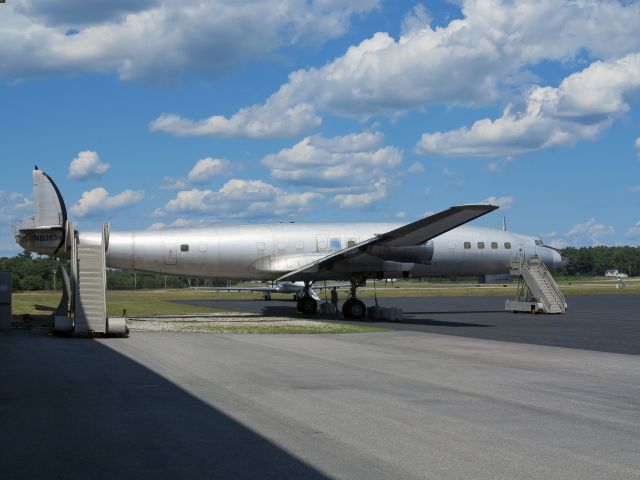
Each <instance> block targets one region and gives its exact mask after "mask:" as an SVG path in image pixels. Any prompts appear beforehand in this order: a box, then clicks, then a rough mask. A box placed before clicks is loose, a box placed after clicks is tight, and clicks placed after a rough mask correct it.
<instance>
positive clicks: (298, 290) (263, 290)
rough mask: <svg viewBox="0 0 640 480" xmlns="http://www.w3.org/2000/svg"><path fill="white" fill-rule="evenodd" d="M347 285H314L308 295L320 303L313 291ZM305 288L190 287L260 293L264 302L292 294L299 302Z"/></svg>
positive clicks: (276, 285)
mask: <svg viewBox="0 0 640 480" xmlns="http://www.w3.org/2000/svg"><path fill="white" fill-rule="evenodd" d="M349 286H350V285H348V284H340V285H314V286H313V288H311V289H310V290H309V294H310V295H311V296H312V297H313V298H314V299H315V300H316V301H320V297H318V295H317V293H316V292H315V290H325V289H327V288H349ZM304 288H305V284H304V282H271V286H269V287H192V290H200V291H206V292H260V293H262V294H263V298H264V300H265V301H267V302H268V301H270V300H271V294H272V293H285V294H287V293H288V294H291V293H293V299H294V300H295V301H297V300H299V298H300V296H301V295H302V294H303V292H304Z"/></svg>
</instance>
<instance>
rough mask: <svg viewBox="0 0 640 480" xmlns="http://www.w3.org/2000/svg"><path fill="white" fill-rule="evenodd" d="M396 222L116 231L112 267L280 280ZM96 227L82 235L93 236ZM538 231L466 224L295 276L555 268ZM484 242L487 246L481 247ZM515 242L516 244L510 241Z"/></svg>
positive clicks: (555, 259)
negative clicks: (521, 264)
mask: <svg viewBox="0 0 640 480" xmlns="http://www.w3.org/2000/svg"><path fill="white" fill-rule="evenodd" d="M399 226H400V225H397V224H388V223H361V224H275V225H234V226H220V227H212V228H201V229H179V230H178V229H176V230H164V231H138V232H122V233H117V232H111V234H110V238H109V246H108V250H107V266H108V267H110V268H117V269H123V270H133V271H139V272H151V273H160V274H167V275H180V276H188V277H209V278H210V277H218V278H229V279H256V280H273V279H275V278H278V277H279V276H281V275H283V274H285V273H287V272H290V271H292V270H295V269H297V268H300V267H302V266H304V265H307V264H309V263H310V262H312V261H314V260H317V259H320V258H322V257H324V256H326V255H327V254H329V253H331V252H333V251H336V250H340V249H343V248H345V247H347V246H351V245H353V244H357V243H359V242H361V241H363V240H366V239H368V238H371V237H373V236H375V235H377V234H382V233H385V232H388V231H391V230H393V229H395V228H398V227H399ZM95 235H96V234H91V233H83V234H80V243H82V241H83V239H85V240H93V239H94V236H95ZM536 242H537V240H536V238H535V237H532V236H529V235H520V234H517V233H513V232H506V231H502V230H494V229H487V228H479V227H472V226H461V227H458V228H456V229H454V230H451V231H449V232H447V233H444V234H442V235H440V236H438V237H436V238H434V239H433V240H431V241H429V242H426V243H425V244H423V245H420V246H418V247H415V248H413V247H412V250H411V251H408V252H407V251H404V252H401V253H400V254H399V253H398V252H389V251H384V252H376V251H373V250H372V253H373V254H369V253H367V254H364V255H361V256H360V257H359V258H358V260H357V261H355V262H353V261H352V262H342V263H340V262H338V263H336V266H335V267H334V268H333V269H331V270H328V271H320V272H318V273H316V274H310V275H309V274H308V275H306V276H305V277H300V278H299V279H298V278H296V279H295V280H323V279H332V280H342V279H345V280H346V279H349V278H351V277H352V276H353V275H354V274H360V273H366V274H369V275H378V276H380V277H402V276H404V277H430V276H452V275H481V274H485V275H503V274H508V273H509V268H510V264H511V260H512V259H515V258H518V257H523V258H529V257H531V256H532V255H538V256H540V257H541V259H542V261H543V262H544V263H545V264H546V265H547V266H548V267H550V268H556V267H559V266H561V265H563V259H562V258H561V256H560V254H559V253H558V252H557V251H555V250H553V249H551V248H548V247H546V246H542V245H538V244H536ZM481 245H483V246H484V248H479V246H481ZM509 246H510V248H508V247H509Z"/></svg>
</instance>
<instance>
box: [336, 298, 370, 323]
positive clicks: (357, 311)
mask: <svg viewBox="0 0 640 480" xmlns="http://www.w3.org/2000/svg"><path fill="white" fill-rule="evenodd" d="M366 313H367V307H365V305H364V303H363V302H361V301H360V300H358V299H356V298H350V299H349V300H347V301H346V302H344V304H343V305H342V314H343V315H344V318H355V319H361V318H364V317H365V315H366Z"/></svg>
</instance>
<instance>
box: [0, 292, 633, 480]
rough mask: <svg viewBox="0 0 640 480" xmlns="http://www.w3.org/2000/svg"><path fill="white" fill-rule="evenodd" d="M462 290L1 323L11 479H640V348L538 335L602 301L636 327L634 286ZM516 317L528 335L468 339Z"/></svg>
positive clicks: (606, 320) (0, 417) (1, 396)
mask: <svg viewBox="0 0 640 480" xmlns="http://www.w3.org/2000/svg"><path fill="white" fill-rule="evenodd" d="M598 299H599V300H600V302H597V301H596V300H598ZM399 300H400V301H401V302H402V301H403V300H402V299H399ZM464 300H465V302H462V299H450V298H447V299H416V301H417V302H418V303H416V304H415V305H416V307H414V308H413V309H410V308H407V307H406V306H405V309H406V312H407V313H406V319H405V320H404V321H403V323H401V324H399V325H397V326H396V327H397V328H398V330H396V331H389V332H380V333H363V334H332V335H304V334H303V335H221V334H199V333H164V332H163V333H160V332H148V333H147V332H144V333H142V332H137V333H134V334H132V335H131V336H130V337H129V338H125V339H120V338H109V339H93V340H92V339H86V338H68V337H52V336H47V335H46V332H43V331H28V330H13V331H10V332H0V365H1V367H0V465H2V469H1V470H0V472H1V474H0V477H2V478H8V479H9V478H10V479H32V478H33V479H40V478H63V479H86V478H92V479H112V478H118V479H129V478H131V479H145V478H153V479H181V478H183V479H192V478H193V479H196V478H216V479H249V478H251V479H254V478H261V479H282V478H296V479H298V478H300V479H303V478H309V479H327V478H345V479H367V480H369V479H388V478H402V479H424V478H429V479H443V480H448V479H461V478H473V479H480V480H482V479H487V480H488V479H491V480H495V479H510V480H511V479H515V478H517V479H563V480H565V479H567V480H572V479H575V480H578V479H580V480H585V479H586V480H588V479H603V478H606V479H608V480H616V479H625V480H627V479H633V478H638V479H640V442H639V441H638V439H639V438H640V356H638V355H629V354H621V353H610V352H606V351H596V350H595V349H593V348H591V349H581V348H575V347H574V348H563V347H559V346H547V345H540V344H535V343H534V342H532V341H530V340H527V341H525V340H526V337H527V335H532V334H531V333H526V332H529V331H530V330H528V329H531V330H534V328H533V327H535V326H536V325H538V328H539V329H542V330H544V329H545V328H546V329H549V330H548V331H549V332H553V331H556V330H554V328H556V329H557V328H559V327H557V326H556V327H553V326H554V325H558V322H563V321H564V322H568V323H573V322H577V325H576V326H574V327H571V329H570V331H569V333H572V335H573V334H576V333H577V332H580V330H581V328H580V325H582V324H583V323H584V318H583V316H581V315H580V314H579V312H580V311H581V309H582V308H584V309H588V306H589V305H594V307H593V308H600V310H599V311H601V312H602V313H601V314H600V317H599V322H597V321H596V318H595V316H594V319H593V321H589V322H587V323H586V324H587V325H589V324H591V323H594V324H597V323H602V324H608V325H609V326H612V325H614V326H615V329H626V330H625V331H626V332H627V333H626V334H627V335H628V336H631V335H636V337H635V338H637V327H635V328H633V327H632V325H636V324H637V320H636V319H635V318H634V317H635V316H634V315H633V314H632V312H631V311H632V310H633V309H634V308H635V306H636V305H637V301H638V297H637V296H628V295H620V296H615V297H610V298H609V297H598V298H596V299H594V298H591V299H590V297H575V298H573V299H570V306H571V307H572V308H571V313H570V314H569V316H566V315H565V316H553V317H552V316H541V315H536V316H532V315H521V314H518V315H512V314H505V313H504V312H502V311H501V310H500V309H499V305H500V299H495V298H493V299H491V298H469V297H466V298H465V299H464ZM580 300H582V301H580ZM440 302H442V303H440ZM458 302H460V303H458ZM485 302H488V303H485ZM590 302H592V303H590ZM249 303H251V304H254V303H255V305H258V306H260V305H262V307H260V308H268V309H272V308H276V309H277V308H281V307H278V306H277V305H276V303H277V302H272V303H271V304H270V305H269V306H265V305H264V303H262V302H249ZM404 305H408V304H406V303H405V304H404ZM464 305H466V306H464ZM580 305H582V307H580ZM596 305H600V307H597V306H596ZM611 305H618V307H621V306H624V308H618V310H617V311H616V310H613V311H610V310H609V308H608V307H609V306H611ZM287 306H288V307H290V303H288V304H287ZM269 311H271V310H269ZM625 311H626V312H627V314H624V312H625ZM616 312H617V313H616ZM592 313H593V312H592ZM478 315H480V316H481V318H484V319H485V320H482V321H480V317H477V316H478ZM571 315H575V317H572V316H571ZM594 315H595V314H594ZM625 315H626V316H625ZM500 317H504V320H502V319H501V320H499V321H498V320H495V318H500ZM521 317H524V318H521ZM491 318H494V320H491ZM589 318H590V317H589ZM572 319H573V320H572ZM336 321H337V320H336ZM514 322H522V324H523V325H525V326H526V327H527V328H525V327H524V326H522V327H521V329H522V330H523V332H524V333H522V334H521V335H522V336H523V338H522V339H521V340H520V341H519V342H518V343H516V342H511V341H507V340H505V339H504V338H502V339H501V341H495V340H491V339H486V338H478V337H477V335H478V334H474V335H476V337H469V336H466V335H462V336H460V334H459V333H456V332H460V331H462V329H468V330H472V331H500V330H504V331H506V332H511V334H510V335H514V336H516V337H517V335H515V332H516V330H514V328H515V327H513V326H512V324H513V323H514ZM531 322H541V323H537V324H536V323H531ZM545 322H550V323H549V324H548V325H550V326H545V325H547V323H545ZM581 322H582V323H581ZM454 323H456V324H458V323H459V324H461V325H459V326H452V324H454ZM465 324H466V325H465ZM471 325H476V326H471ZM482 325H488V326H482ZM565 328H569V327H565ZM430 329H436V330H435V331H434V332H435V333H437V334H434V332H432V331H430ZM589 331H591V330H589ZM449 332H450V333H453V335H451V334H446V333H449ZM443 333H445V334H443ZM569 333H567V335H569ZM494 335H495V334H494ZM620 336H622V334H620ZM542 337H543V335H541V334H539V335H538V336H534V337H533V338H542ZM583 337H585V338H586V335H583ZM582 343H583V344H584V345H592V344H596V341H595V340H594V339H589V340H588V341H587V340H583V341H582ZM623 343H624V342H622V341H621V340H616V341H615V342H611V341H607V340H603V345H608V346H611V345H622V344H623ZM626 344H627V345H628V347H627V348H629V349H631V348H630V347H631V345H632V342H627V343H626ZM601 350H602V348H601ZM631 350H633V349H631Z"/></svg>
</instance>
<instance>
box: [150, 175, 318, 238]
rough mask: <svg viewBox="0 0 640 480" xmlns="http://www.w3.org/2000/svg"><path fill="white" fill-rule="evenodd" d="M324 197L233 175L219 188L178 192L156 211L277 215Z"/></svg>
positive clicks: (296, 212) (231, 216)
mask: <svg viewBox="0 0 640 480" xmlns="http://www.w3.org/2000/svg"><path fill="white" fill-rule="evenodd" d="M322 198H323V196H322V195H321V194H319V193H316V192H302V193H296V192H286V191H284V190H282V189H280V188H278V187H275V186H273V185H271V184H269V183H267V182H265V181H263V180H244V179H236V178H234V179H231V180H229V181H228V182H227V183H225V184H224V185H223V186H222V187H221V188H220V189H219V190H211V189H205V190H200V189H197V188H194V189H191V190H184V191H181V192H178V193H177V195H176V197H175V198H174V199H172V200H169V201H168V202H167V203H166V204H165V206H164V207H163V208H159V209H157V210H156V212H155V213H156V215H159V216H166V215H183V214H202V213H206V214H210V215H213V217H214V218H218V219H237V218H278V217H283V216H295V215H299V214H301V213H303V212H306V211H308V210H310V209H311V208H312V206H313V204H314V202H317V201H319V200H321V199H322ZM172 226H176V225H172Z"/></svg>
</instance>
